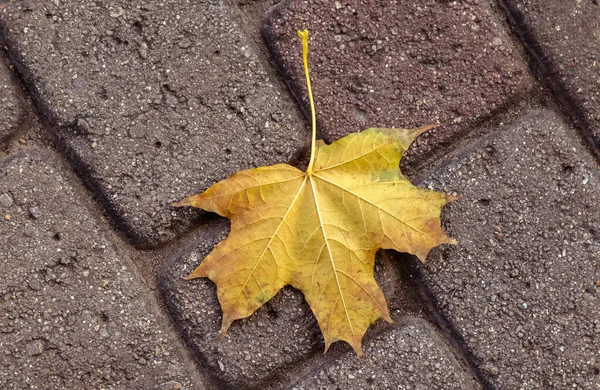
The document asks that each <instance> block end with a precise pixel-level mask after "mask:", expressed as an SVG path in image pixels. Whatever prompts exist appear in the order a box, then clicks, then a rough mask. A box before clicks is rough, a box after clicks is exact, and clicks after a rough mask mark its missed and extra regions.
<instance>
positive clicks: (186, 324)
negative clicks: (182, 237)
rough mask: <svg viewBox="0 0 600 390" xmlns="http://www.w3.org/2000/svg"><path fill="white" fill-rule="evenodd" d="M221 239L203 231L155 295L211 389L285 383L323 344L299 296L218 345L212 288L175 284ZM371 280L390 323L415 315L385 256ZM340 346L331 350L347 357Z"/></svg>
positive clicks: (236, 327) (290, 292)
mask: <svg viewBox="0 0 600 390" xmlns="http://www.w3.org/2000/svg"><path fill="white" fill-rule="evenodd" d="M226 235H227V222H226V221H225V220H224V219H218V220H215V221H212V222H210V223H209V224H207V225H206V226H204V229H202V232H201V233H200V234H199V235H198V236H197V237H195V240H194V241H195V243H194V244H193V245H191V247H189V248H186V249H184V250H183V251H182V253H181V254H180V256H178V257H177V258H175V259H174V261H173V262H172V264H170V265H169V266H168V268H167V269H165V270H164V271H162V272H161V276H160V289H161V291H162V292H163V294H164V296H165V302H166V303H167V305H168V307H169V309H170V311H171V313H172V315H173V318H174V319H175V321H176V323H177V324H178V326H179V327H180V329H181V331H182V333H183V335H184V338H185V339H186V340H187V342H188V343H189V345H190V346H191V348H192V349H193V350H194V351H195V352H196V354H197V355H198V357H199V359H200V360H201V361H202V363H203V365H205V366H206V368H207V373H209V374H210V375H211V376H213V378H214V380H215V382H217V383H221V384H223V385H224V386H229V387H231V388H236V389H237V388H264V387H265V386H266V385H267V384H268V383H269V381H272V380H276V381H285V380H287V375H286V372H288V371H290V370H292V369H294V366H296V365H299V364H301V363H303V361H304V360H306V359H308V358H310V357H311V356H314V355H316V354H317V355H318V354H321V353H322V352H323V350H324V343H323V338H322V336H321V333H320V330H319V327H318V325H317V323H316V319H315V318H314V316H313V314H312V312H311V310H310V308H309V306H308V304H307V303H306V302H305V300H304V296H303V295H302V293H300V292H299V291H296V290H294V289H293V288H290V287H286V288H284V289H283V290H282V291H281V292H280V293H279V294H277V295H276V296H275V297H274V298H273V299H272V300H270V301H269V302H267V303H266V304H265V305H264V306H263V307H261V308H260V309H259V310H258V311H257V312H256V313H255V314H253V315H252V316H250V317H248V318H246V319H243V320H239V321H235V322H234V323H233V324H232V325H231V327H230V328H229V330H228V332H227V335H226V336H225V338H224V339H222V340H220V338H219V333H220V329H221V309H220V307H219V303H218V301H217V295H216V288H215V285H214V284H213V283H212V282H211V281H210V280H208V279H205V278H202V279H195V280H192V281H186V280H183V279H182V277H183V276H185V275H187V274H189V273H190V272H191V271H192V270H193V269H194V268H195V267H197V266H198V265H199V264H200V263H201V262H202V259H203V258H204V257H205V256H206V255H207V254H208V253H209V252H210V250H212V248H213V247H214V245H216V244H217V243H218V242H219V241H221V240H222V239H224V238H225V237H226ZM376 277H377V280H378V283H379V285H380V286H381V288H382V289H383V291H384V294H385V296H386V298H387V300H388V305H389V308H390V312H391V313H392V316H396V315H406V314H418V313H420V311H421V310H422V308H421V307H420V304H419V301H418V299H417V298H416V296H415V294H414V289H413V288H412V286H411V285H410V282H409V281H408V280H406V278H405V277H404V276H403V275H401V274H400V272H399V271H398V270H397V269H396V268H395V266H394V264H393V263H392V260H391V259H390V258H389V256H387V255H385V254H380V256H379V259H378V261H377V263H376ZM380 325H381V324H380ZM338 344H339V345H338ZM342 344H343V343H341V342H340V343H336V346H337V347H338V348H339V347H342V348H346V349H347V350H350V348H349V347H348V346H347V345H343V346H342ZM355 357H356V356H355Z"/></svg>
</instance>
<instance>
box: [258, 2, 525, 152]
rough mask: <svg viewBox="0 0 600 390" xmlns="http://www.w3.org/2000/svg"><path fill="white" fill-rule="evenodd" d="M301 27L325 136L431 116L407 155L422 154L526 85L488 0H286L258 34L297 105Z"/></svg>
mask: <svg viewBox="0 0 600 390" xmlns="http://www.w3.org/2000/svg"><path fill="white" fill-rule="evenodd" d="M303 28H308V29H309V31H310V33H311V36H312V38H311V40H310V49H309V66H310V70H311V77H312V81H313V83H312V84H313V90H314V91H313V92H314V94H315V99H316V106H317V112H318V113H317V117H318V119H317V121H318V122H319V125H320V129H321V130H322V132H323V135H324V136H325V138H326V139H329V140H335V139H338V138H340V137H342V136H344V135H347V134H348V133H350V132H355V131H360V130H362V129H364V128H367V127H417V126H423V125H426V124H430V123H436V122H439V123H440V124H441V125H442V126H440V127H439V128H437V129H434V130H431V131H429V132H428V133H427V134H426V135H424V136H422V137H419V140H418V141H417V142H416V144H415V146H416V147H415V146H413V148H411V149H412V151H411V153H409V154H408V156H407V158H408V159H414V158H415V156H419V158H423V157H424V156H426V155H428V154H429V153H431V152H432V151H434V150H435V149H437V148H439V146H440V145H443V144H445V143H447V142H449V141H452V140H453V139H454V138H455V137H457V136H460V135H461V134H463V133H464V132H465V131H466V129H468V128H469V127H470V126H474V125H475V124H476V123H478V121H479V120H482V119H484V118H487V117H488V116H490V115H491V114H492V113H493V112H494V111H495V110H499V109H501V108H502V107H504V106H506V105H509V104H510V103H511V102H512V101H514V100H516V99H517V98H518V97H519V96H522V95H523V94H526V93H528V91H530V90H531V88H532V83H533V82H532V79H531V77H530V75H529V73H528V68H527V64H526V61H525V60H524V57H523V55H522V53H521V50H520V49H519V48H517V47H516V46H515V44H514V43H513V38H512V37H511V35H509V32H508V30H507V28H506V26H505V23H504V22H503V19H502V17H499V15H498V13H497V11H496V10H495V9H492V8H491V5H490V2H487V1H466V2H465V1H439V0H418V1H390V0H376V1H370V0H369V1H367V0H352V1H349V0H345V1H335V2H334V1H329V2H322V1H315V0H310V1H307V0H292V1H291V2H289V5H286V6H282V7H279V8H278V9H277V10H275V11H274V12H272V13H271V14H270V16H269V17H268V19H267V20H266V23H265V25H264V26H263V35H264V37H265V40H266V42H267V45H268V47H269V50H270V51H271V53H272V55H273V56H274V57H275V59H276V62H277V64H278V66H279V68H280V70H281V72H282V73H283V75H284V76H285V78H286V79H288V82H289V85H290V87H291V89H292V91H293V93H294V94H295V95H296V98H297V99H298V100H300V101H301V102H302V105H303V106H304V107H305V110H306V109H307V108H308V103H307V96H306V93H305V91H306V88H305V86H304V83H305V81H304V74H303V70H302V61H301V58H300V55H301V49H300V44H299V39H298V37H297V34H296V31H297V30H299V29H303ZM413 153H415V154H414V155H413Z"/></svg>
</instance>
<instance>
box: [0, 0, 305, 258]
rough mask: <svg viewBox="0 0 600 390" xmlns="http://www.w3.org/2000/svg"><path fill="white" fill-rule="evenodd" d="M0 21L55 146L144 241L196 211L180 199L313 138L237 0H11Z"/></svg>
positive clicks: (174, 229) (171, 230)
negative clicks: (182, 206) (248, 30)
mask: <svg viewBox="0 0 600 390" xmlns="http://www.w3.org/2000/svg"><path fill="white" fill-rule="evenodd" d="M0 23H1V26H2V31H3V34H4V40H5V41H6V44H7V46H8V51H9V54H10V55H11V59H12V60H13V61H14V62H15V65H16V66H17V67H18V69H19V71H20V72H21V74H22V75H23V77H24V78H25V84H26V85H27V87H28V88H29V91H30V93H32V94H33V96H34V100H35V101H36V103H37V105H38V107H39V108H40V109H41V110H42V111H43V112H44V114H45V115H46V116H47V117H48V120H49V121H50V122H51V124H53V125H54V126H56V127H57V129H56V131H57V132H58V135H57V136H58V138H59V143H62V146H63V148H64V149H65V151H66V152H67V154H68V155H69V156H70V158H71V160H72V161H73V162H74V163H75V164H76V167H77V169H78V171H79V173H80V174H81V175H82V177H83V178H84V180H85V181H86V183H87V184H88V185H89V186H90V187H92V188H93V189H94V191H95V192H96V194H97V195H98V197H99V198H100V199H101V200H102V201H103V202H104V203H105V205H106V206H107V207H108V208H109V209H110V210H111V211H112V213H113V215H114V216H115V217H116V219H117V222H118V224H119V225H120V226H121V227H122V228H124V229H125V230H126V231H127V233H128V234H129V235H130V236H131V237H132V238H133V240H134V242H135V243H136V244H137V245H138V246H140V247H151V246H156V245H159V244H161V243H164V242H166V241H168V240H170V239H172V238H173V237H174V236H175V235H176V234H177V233H181V232H182V231H184V230H185V229H186V228H187V227H188V226H189V225H190V222H191V220H193V219H194V217H197V216H198V213H194V212H191V211H189V210H176V209H174V208H172V207H171V206H170V203H172V202H174V201H176V200H180V199H181V198H183V197H185V196H187V195H192V194H194V193H197V192H201V191H202V190H204V189H206V188H207V187H208V186H209V185H210V184H212V183H214V182H216V181H218V180H220V179H223V178H225V177H227V176H228V175H229V174H231V173H233V172H235V171H237V170H240V169H243V168H249V167H254V166H259V165H265V164H270V163H274V162H285V161H288V160H289V159H290V158H292V155H293V154H295V153H298V151H299V150H301V148H302V147H303V146H305V142H306V141H308V138H309V134H308V132H306V131H305V127H304V122H303V121H302V120H301V119H300V118H299V117H298V115H297V113H296V111H297V110H296V109H295V107H294V105H293V104H292V102H291V100H290V99H289V98H288V97H287V96H286V95H285V94H281V91H280V88H279V87H278V85H277V81H276V80H272V79H270V78H269V77H268V75H267V73H266V71H265V68H264V65H263V64H262V63H261V62H260V60H259V58H258V56H257V54H256V49H255V47H254V46H253V44H252V43H251V39H249V38H248V37H247V36H246V35H244V34H243V31H242V29H241V27H240V24H239V22H238V20H237V16H235V15H234V12H233V10H232V9H231V7H230V5H229V4H228V3H227V2H222V1H208V0H204V1H195V2H188V1H184V0H168V1H165V2H160V3H158V2H146V1H141V0H139V1H128V2H104V1H102V2H97V1H73V0H63V1H60V2H59V1H54V2H49V1H45V0H33V1H26V2H9V3H8V4H6V6H5V7H4V8H3V9H1V10H0Z"/></svg>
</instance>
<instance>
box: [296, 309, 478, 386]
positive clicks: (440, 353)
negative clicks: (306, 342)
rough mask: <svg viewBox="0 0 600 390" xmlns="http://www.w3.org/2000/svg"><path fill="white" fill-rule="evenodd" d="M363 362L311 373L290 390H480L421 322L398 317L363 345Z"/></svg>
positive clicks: (345, 361)
mask: <svg viewBox="0 0 600 390" xmlns="http://www.w3.org/2000/svg"><path fill="white" fill-rule="evenodd" d="M365 347H366V348H365V354H366V356H367V357H366V359H364V360H361V359H357V358H356V356H354V355H352V354H346V355H344V356H343V357H342V358H340V359H338V360H337V361H335V362H332V363H331V364H329V366H328V367H326V368H322V369H321V370H319V371H318V372H315V373H313V374H312V375H311V376H310V377H308V378H306V379H304V380H302V381H301V382H300V383H297V384H295V385H294V386H293V387H292V389H293V390H330V389H331V390H333V389H374V390H375V389H406V390H430V389H465V390H466V389H480V388H481V387H480V386H479V384H478V383H477V382H476V381H475V379H474V378H473V376H472V375H471V374H469V373H468V371H466V370H465V368H464V367H463V366H462V365H461V363H459V361H458V360H457V359H456V357H455V356H454V355H453V354H452V351H451V350H450V349H449V348H448V346H447V345H446V344H445V342H444V339H443V337H442V336H441V335H439V334H438V333H437V332H436V330H435V329H434V328H433V327H432V326H431V325H430V324H429V323H428V322H427V321H425V320H423V319H421V318H417V317H403V318H401V319H400V320H399V321H398V324H396V325H395V326H394V328H393V329H392V330H391V331H389V332H385V333H382V334H380V335H378V336H376V337H374V338H373V339H372V340H369V341H368V342H367V343H366V344H365Z"/></svg>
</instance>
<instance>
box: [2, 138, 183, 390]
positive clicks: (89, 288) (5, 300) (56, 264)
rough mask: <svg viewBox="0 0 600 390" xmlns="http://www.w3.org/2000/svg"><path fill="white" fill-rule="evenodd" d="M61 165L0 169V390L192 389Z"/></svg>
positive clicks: (8, 163) (38, 155) (29, 158)
mask: <svg viewBox="0 0 600 390" xmlns="http://www.w3.org/2000/svg"><path fill="white" fill-rule="evenodd" d="M59 167H60V163H59V162H58V161H57V160H56V158H54V156H52V155H49V154H48V153H47V152H41V151H39V150H35V149H34V150H31V149H30V150H28V151H25V152H21V153H19V154H16V155H12V156H10V157H7V158H4V159H3V160H1V161H0V194H8V195H9V196H10V198H11V199H12V202H11V204H10V205H8V203H7V204H3V205H2V206H0V259H2V278H1V279H0V297H1V299H2V304H1V305H0V388H2V389H49V390H54V389H57V390H58V389H61V390H62V389H92V388H94V389H154V388H158V386H159V385H161V384H163V383H166V382H169V381H177V382H179V383H182V384H184V385H190V380H192V379H193V377H192V376H191V375H193V374H191V373H190V371H188V370H187V368H186V365H185V361H186V360H185V357H184V356H182V355H181V353H179V350H178V349H177V347H176V345H177V342H176V340H175V339H174V337H173V336H172V335H171V334H170V333H169V331H168V325H166V324H165V323H163V320H162V319H161V318H162V316H161V315H159V314H157V313H158V312H157V310H158V309H157V307H156V304H155V303H153V302H152V300H151V299H150V298H149V296H151V294H152V292H151V291H150V290H149V289H148V288H146V287H144V286H143V284H142V281H141V279H140V278H139V277H138V276H137V275H136V273H135V271H134V270H133V268H132V264H130V262H129V261H127V260H125V259H124V258H123V257H122V255H121V254H120V253H119V251H118V249H117V248H116V247H115V244H114V242H113V241H112V240H111V239H110V238H109V237H110V236H109V233H108V232H107V231H105V230H104V229H103V228H102V227H101V226H100V225H99V224H98V221H97V220H96V219H95V218H94V217H92V214H91V213H90V211H89V210H88V209H87V208H86V206H84V205H83V202H82V201H81V200H80V199H79V197H80V196H81V195H80V193H79V192H78V191H76V190H75V189H74V188H73V186H72V185H71V184H70V181H69V178H68V177H66V176H65V175H64V174H63V173H61V170H60V168H59ZM33 208H37V211H36V213H35V216H34V213H33V212H32V209H33Z"/></svg>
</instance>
